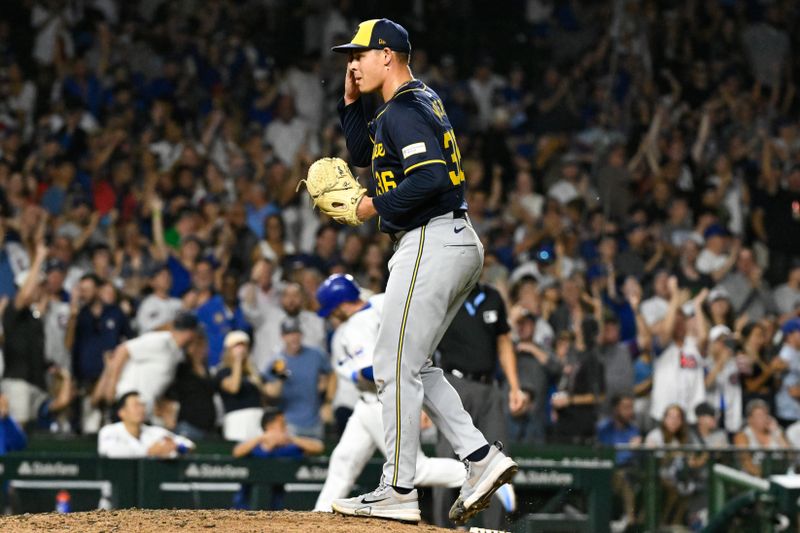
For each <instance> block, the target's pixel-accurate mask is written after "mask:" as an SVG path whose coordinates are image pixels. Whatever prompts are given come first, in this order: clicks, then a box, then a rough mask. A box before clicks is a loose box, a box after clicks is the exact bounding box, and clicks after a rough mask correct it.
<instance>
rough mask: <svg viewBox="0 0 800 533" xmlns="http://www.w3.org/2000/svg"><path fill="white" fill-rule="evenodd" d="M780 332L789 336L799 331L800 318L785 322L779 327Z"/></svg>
mask: <svg viewBox="0 0 800 533" xmlns="http://www.w3.org/2000/svg"><path fill="white" fill-rule="evenodd" d="M781 331H782V332H783V334H784V335H791V334H792V333H794V332H795V331H800V318H792V319H790V320H787V321H786V322H784V323H783V326H781Z"/></svg>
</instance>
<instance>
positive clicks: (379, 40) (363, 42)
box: [331, 19, 411, 54]
mask: <svg viewBox="0 0 800 533" xmlns="http://www.w3.org/2000/svg"><path fill="white" fill-rule="evenodd" d="M384 48H388V49H390V50H394V51H395V52H401V53H404V54H410V53H411V43H410V42H409V41H408V32H407V31H406V29H405V28H403V27H402V26H401V25H400V24H397V23H396V22H392V21H391V20H389V19H372V20H365V21H364V22H362V23H361V24H359V25H358V30H357V31H356V34H355V35H354V36H353V39H352V40H351V41H350V42H349V43H347V44H341V45H339V46H334V47H333V48H331V51H333V52H340V53H345V54H346V53H348V52H350V51H352V50H383V49H384Z"/></svg>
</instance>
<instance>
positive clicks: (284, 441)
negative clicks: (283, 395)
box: [233, 407, 325, 458]
mask: <svg viewBox="0 0 800 533" xmlns="http://www.w3.org/2000/svg"><path fill="white" fill-rule="evenodd" d="M261 428H262V429H263V430H264V432H263V433H262V434H261V435H259V436H257V437H253V438H252V439H250V440H246V441H244V442H240V443H239V444H237V445H236V446H235V447H234V448H233V456H234V457H236V458H239V457H262V458H272V457H294V458H300V457H303V456H304V455H319V454H321V453H322V451H323V450H324V449H325V446H324V445H323V443H322V441H321V440H319V439H314V438H310V437H300V436H293V435H291V434H290V433H289V430H288V427H287V425H286V417H285V416H284V414H283V411H281V410H280V409H277V408H275V407H269V408H267V409H265V410H264V416H262V417H261Z"/></svg>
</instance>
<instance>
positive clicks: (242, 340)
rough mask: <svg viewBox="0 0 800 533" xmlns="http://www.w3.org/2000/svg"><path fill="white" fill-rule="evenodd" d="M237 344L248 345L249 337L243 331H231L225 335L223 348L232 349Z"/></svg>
mask: <svg viewBox="0 0 800 533" xmlns="http://www.w3.org/2000/svg"><path fill="white" fill-rule="evenodd" d="M237 344H250V337H249V336H248V335H247V333H245V332H244V331H240V330H237V331H231V332H230V333H228V334H227V335H225V341H224V342H223V346H224V347H225V348H233V347H234V346H236V345H237Z"/></svg>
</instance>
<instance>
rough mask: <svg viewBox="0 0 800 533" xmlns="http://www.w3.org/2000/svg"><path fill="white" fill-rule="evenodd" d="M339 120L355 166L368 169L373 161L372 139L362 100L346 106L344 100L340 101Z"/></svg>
mask: <svg viewBox="0 0 800 533" xmlns="http://www.w3.org/2000/svg"><path fill="white" fill-rule="evenodd" d="M338 110H339V120H340V122H341V124H342V131H343V132H344V138H345V140H346V142H347V150H348V151H349V152H350V156H351V157H352V160H353V164H354V165H355V166H357V167H368V166H369V165H370V161H371V159H372V139H370V137H369V128H368V126H367V119H366V117H365V116H364V106H363V105H362V104H361V100H360V99H359V100H356V101H355V102H353V103H352V104H350V105H344V98H342V99H341V100H339V105H338Z"/></svg>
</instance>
